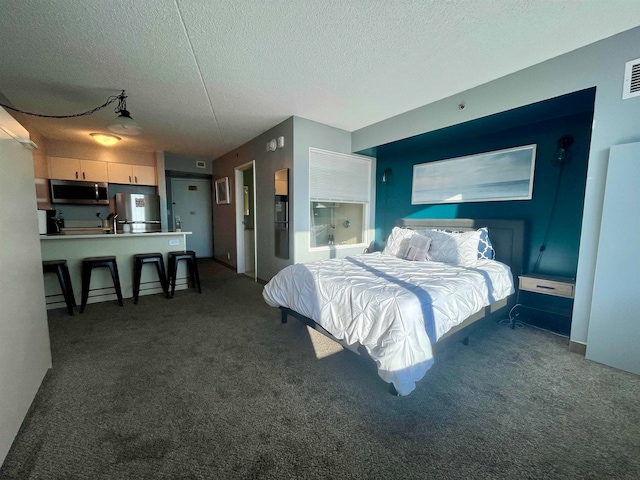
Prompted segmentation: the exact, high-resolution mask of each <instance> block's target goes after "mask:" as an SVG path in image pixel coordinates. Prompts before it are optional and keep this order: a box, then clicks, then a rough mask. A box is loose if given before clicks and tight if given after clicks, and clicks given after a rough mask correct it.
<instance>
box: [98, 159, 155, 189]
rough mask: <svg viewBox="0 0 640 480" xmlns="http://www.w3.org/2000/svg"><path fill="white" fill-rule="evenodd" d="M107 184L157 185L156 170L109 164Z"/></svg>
mask: <svg viewBox="0 0 640 480" xmlns="http://www.w3.org/2000/svg"><path fill="white" fill-rule="evenodd" d="M108 166H109V168H108V170H109V183H124V184H127V185H157V184H158V182H157V180H156V169H155V167H149V166H146V165H129V164H127V163H109V164H108Z"/></svg>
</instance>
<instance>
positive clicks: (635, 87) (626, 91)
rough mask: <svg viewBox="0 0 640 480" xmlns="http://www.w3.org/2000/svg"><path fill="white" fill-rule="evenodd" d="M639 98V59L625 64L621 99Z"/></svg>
mask: <svg viewBox="0 0 640 480" xmlns="http://www.w3.org/2000/svg"><path fill="white" fill-rule="evenodd" d="M638 96H640V58H636V59H635V60H631V61H630V62H627V63H626V64H625V67H624V87H623V89H622V99H623V100H624V99H626V98H631V97H638Z"/></svg>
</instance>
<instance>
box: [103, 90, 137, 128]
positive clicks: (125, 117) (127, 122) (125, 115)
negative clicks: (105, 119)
mask: <svg viewBox="0 0 640 480" xmlns="http://www.w3.org/2000/svg"><path fill="white" fill-rule="evenodd" d="M118 100H119V103H118V106H117V107H116V113H118V114H119V115H118V116H117V117H116V119H115V120H114V121H113V122H111V123H110V124H109V125H107V128H108V129H109V130H110V131H112V132H113V133H118V134H120V135H130V136H137V135H140V134H141V133H142V127H141V126H140V125H138V123H137V122H136V121H135V120H134V119H133V118H131V114H130V113H129V111H128V110H127V96H126V95H125V94H124V90H123V91H122V94H121V95H120V96H119V97H118Z"/></svg>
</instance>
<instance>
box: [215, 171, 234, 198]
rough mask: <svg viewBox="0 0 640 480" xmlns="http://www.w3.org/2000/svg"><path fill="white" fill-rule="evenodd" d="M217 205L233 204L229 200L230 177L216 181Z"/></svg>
mask: <svg viewBox="0 0 640 480" xmlns="http://www.w3.org/2000/svg"><path fill="white" fill-rule="evenodd" d="M216 203H217V204H223V203H231V198H229V177H224V178H219V179H218V180H216Z"/></svg>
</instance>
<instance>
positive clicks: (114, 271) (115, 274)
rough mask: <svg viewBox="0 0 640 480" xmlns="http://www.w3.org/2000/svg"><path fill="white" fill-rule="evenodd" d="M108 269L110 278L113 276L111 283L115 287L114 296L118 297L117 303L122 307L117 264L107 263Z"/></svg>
mask: <svg viewBox="0 0 640 480" xmlns="http://www.w3.org/2000/svg"><path fill="white" fill-rule="evenodd" d="M109 271H110V272H111V278H113V284H114V285H115V287H116V296H117V297H118V304H119V305H120V306H121V307H123V306H124V305H123V303H122V289H121V288H120V276H119V275H118V264H117V263H115V262H113V263H110V264H109Z"/></svg>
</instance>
